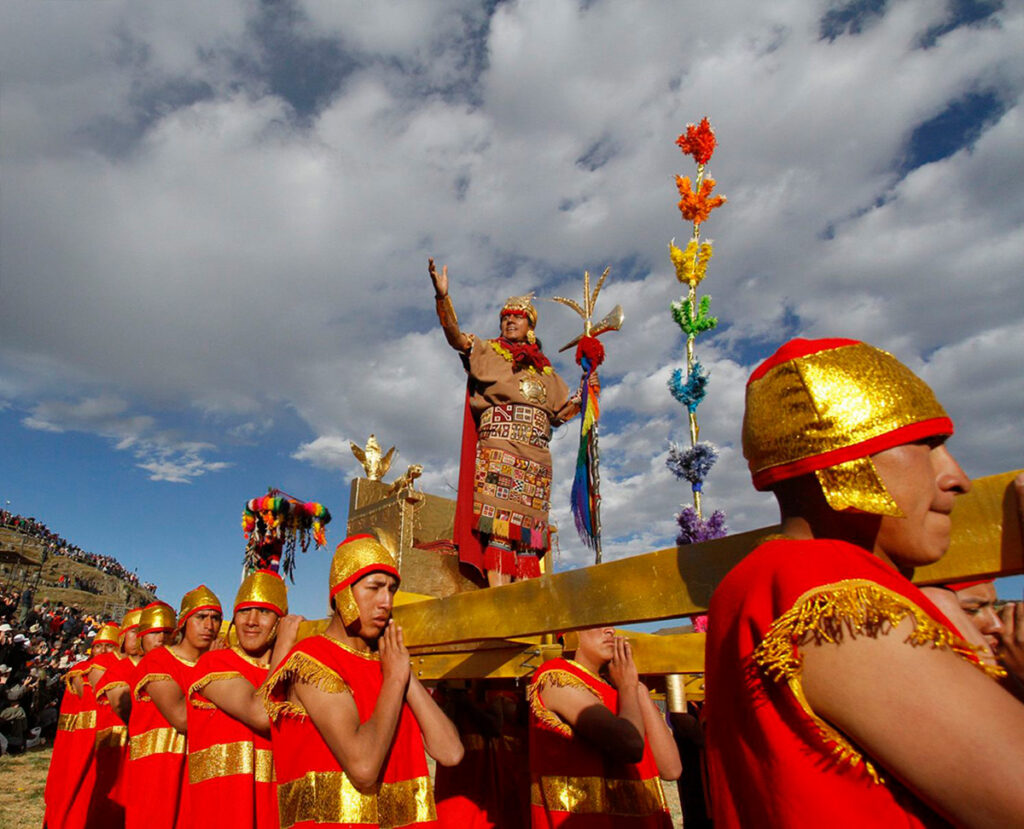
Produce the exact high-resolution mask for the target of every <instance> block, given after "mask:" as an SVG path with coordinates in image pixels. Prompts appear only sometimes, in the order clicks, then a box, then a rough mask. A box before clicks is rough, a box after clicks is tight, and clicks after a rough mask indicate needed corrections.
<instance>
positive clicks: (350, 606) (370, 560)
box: [330, 535, 401, 625]
mask: <svg viewBox="0 0 1024 829" xmlns="http://www.w3.org/2000/svg"><path fill="white" fill-rule="evenodd" d="M370 573H390V574H391V575H392V576H394V577H395V578H396V579H398V580H399V581H401V576H400V575H399V574H398V565H397V564H396V563H395V559H394V557H393V556H392V555H391V553H389V552H388V550H387V548H386V547H385V546H384V545H383V544H381V543H380V542H379V541H378V540H377V539H376V538H374V537H373V536H372V535H353V536H351V537H349V538H346V539H345V540H344V541H342V542H341V543H340V544H339V545H338V546H337V548H336V549H335V551H334V558H332V559H331V577H330V585H331V593H330V598H331V599H332V600H333V601H334V606H335V608H336V609H337V611H338V613H340V614H341V620H342V622H344V623H345V624H346V625H349V624H351V623H352V622H354V621H355V620H356V619H358V618H359V608H358V607H356V601H355V598H354V597H353V596H352V590H351V587H352V585H353V584H355V583H356V582H357V581H359V579H361V578H362V577H363V576H367V575H369V574H370ZM346 588H348V589H346Z"/></svg>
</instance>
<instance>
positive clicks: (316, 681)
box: [256, 651, 352, 722]
mask: <svg viewBox="0 0 1024 829" xmlns="http://www.w3.org/2000/svg"><path fill="white" fill-rule="evenodd" d="M295 681H298V682H303V683H305V684H306V685H312V686H313V687H314V688H318V689H320V690H321V691H324V692H325V693H328V694H351V693H352V691H351V689H350V688H349V687H348V684H347V683H346V682H345V680H344V679H342V678H341V677H340V676H338V674H337V672H336V671H334V670H332V669H331V668H328V667H327V666H326V665H324V663H323V662H321V661H320V660H318V659H315V658H314V657H312V656H310V655H309V654H307V653H303V652H302V651H297V652H295V653H292V654H291V655H290V656H289V657H288V658H287V659H285V661H284V662H283V663H281V665H280V666H279V667H278V668H277V670H276V671H274V673H273V674H272V675H271V676H269V677H267V681H266V682H264V683H263V684H262V685H261V686H260V687H259V688H258V689H257V691H256V693H257V694H258V695H259V696H260V697H261V698H262V699H263V706H264V707H265V708H266V709H267V714H268V716H269V717H270V719H271V720H272V721H274V722H276V721H277V719H278V718H279V717H280V716H282V715H285V716H292V717H305V716H306V709H305V708H303V707H302V706H301V705H297V704H296V703H294V702H288V701H285V702H277V701H275V700H272V699H271V698H270V694H271V692H272V691H273V690H274V688H276V687H277V686H278V685H280V684H281V683H282V682H295Z"/></svg>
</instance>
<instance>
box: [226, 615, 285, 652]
mask: <svg viewBox="0 0 1024 829" xmlns="http://www.w3.org/2000/svg"><path fill="white" fill-rule="evenodd" d="M277 620H278V615H277V614H276V613H274V611H273V610H271V609H270V608H267V607H243V608H242V609H241V610H237V611H235V617H234V622H235V632H236V633H237V634H238V644H239V645H241V646H242V650H244V651H245V652H246V653H250V654H251V653H257V652H260V651H263V650H264V649H265V648H266V647H267V645H268V644H270V639H271V637H272V636H273V635H274V631H275V630H276V628H277Z"/></svg>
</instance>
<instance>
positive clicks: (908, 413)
mask: <svg viewBox="0 0 1024 829" xmlns="http://www.w3.org/2000/svg"><path fill="white" fill-rule="evenodd" d="M951 434H953V421H952V420H950V419H949V416H948V415H947V414H946V412H945V410H944V409H943V408H942V406H940V405H939V402H938V400H936V399H935V395H934V393H933V392H932V390H931V389H930V388H929V387H928V386H927V385H926V384H925V383H924V381H923V380H921V379H920V378H919V377H918V376H917V375H915V374H914V373H913V372H912V371H911V370H910V369H908V368H907V367H906V366H905V365H903V364H902V363H901V362H900V361H899V360H897V359H896V358H895V357H893V356H892V355H891V354H889V353H888V352H886V351H882V350H881V349H878V348H875V347H873V346H870V345H867V344H866V343H862V342H858V341H857V340H845V339H825V340H801V339H796V340H790V341H789V342H788V343H786V344H785V345H783V346H782V347H781V348H780V349H779V350H778V351H776V352H775V354H773V355H772V356H771V357H769V358H768V359H767V360H766V361H765V362H764V363H762V364H761V365H760V366H758V368H756V369H755V370H754V372H753V374H751V375H750V380H748V381H747V401H746V411H745V412H744V416H743V456H744V457H745V458H746V459H747V462H748V465H749V467H750V473H751V477H752V478H753V481H754V486H755V487H756V488H757V489H759V490H762V491H763V490H766V489H771V488H772V486H773V485H774V484H777V483H779V482H781V481H785V480H788V479H790V478H796V477H798V476H800V475H806V474H808V473H811V472H813V473H814V474H815V476H816V477H817V479H818V483H819V484H820V485H821V489H822V492H823V493H824V495H825V499H826V501H827V502H828V505H829V506H830V507H831V508H832V509H834V510H837V511H841V510H846V509H855V510H859V511H861V512H870V513H874V514H876V515H895V516H902V515H903V513H902V511H901V510H900V508H899V507H898V506H897V505H896V502H895V501H894V500H893V498H892V496H891V495H890V494H889V492H888V490H886V488H885V485H884V484H883V483H882V480H881V478H879V476H878V472H877V471H876V470H875V465H874V463H872V461H871V457H870V456H871V455H874V454H876V453H878V452H881V451H883V450H885V449H891V448H892V447H894V446H899V445H901V444H904V443H911V442H913V441H918V440H924V439H927V438H933V437H938V436H948V435H951Z"/></svg>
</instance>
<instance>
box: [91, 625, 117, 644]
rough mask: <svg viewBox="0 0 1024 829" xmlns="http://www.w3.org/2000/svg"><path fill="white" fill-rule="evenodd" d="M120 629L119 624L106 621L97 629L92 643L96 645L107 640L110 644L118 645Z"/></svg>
mask: <svg viewBox="0 0 1024 829" xmlns="http://www.w3.org/2000/svg"><path fill="white" fill-rule="evenodd" d="M119 633H120V631H119V630H118V627H117V625H115V624H114V623H113V622H104V623H103V624H102V625H100V629H99V630H98V631H97V633H96V636H94V637H93V640H92V644H93V646H94V647H95V646H96V645H99V644H100V643H101V642H106V643H107V644H109V645H116V644H117V643H118V634H119Z"/></svg>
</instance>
